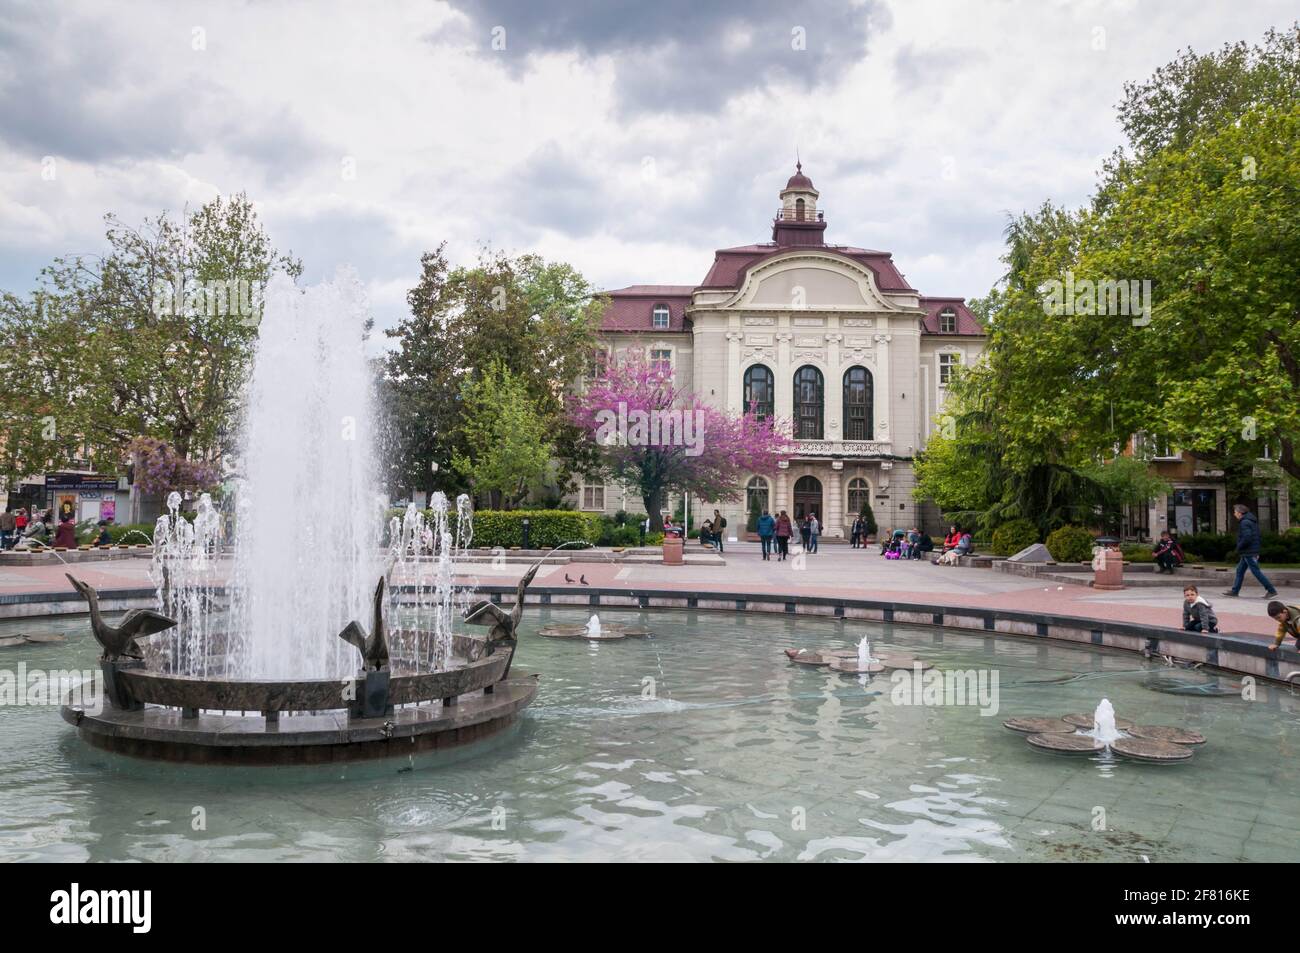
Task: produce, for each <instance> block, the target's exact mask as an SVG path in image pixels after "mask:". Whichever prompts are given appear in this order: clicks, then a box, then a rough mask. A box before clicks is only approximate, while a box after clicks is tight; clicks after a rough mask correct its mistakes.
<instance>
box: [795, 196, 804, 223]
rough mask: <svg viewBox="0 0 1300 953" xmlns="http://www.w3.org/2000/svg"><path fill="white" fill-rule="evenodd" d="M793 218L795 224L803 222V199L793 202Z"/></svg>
mask: <svg viewBox="0 0 1300 953" xmlns="http://www.w3.org/2000/svg"><path fill="white" fill-rule="evenodd" d="M794 218H795V221H796V222H802V221H803V199H795V200H794Z"/></svg>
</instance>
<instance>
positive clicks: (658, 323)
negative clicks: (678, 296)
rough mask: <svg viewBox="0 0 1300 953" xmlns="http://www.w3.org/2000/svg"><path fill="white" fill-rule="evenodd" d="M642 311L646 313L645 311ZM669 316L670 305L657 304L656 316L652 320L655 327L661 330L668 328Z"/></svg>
mask: <svg viewBox="0 0 1300 953" xmlns="http://www.w3.org/2000/svg"><path fill="white" fill-rule="evenodd" d="M642 313H643V314H644V312H642ZM668 316H669V312H668V305H666V304H657V305H655V310H654V318H653V321H652V323H653V325H654V327H655V328H656V329H657V330H660V331H666V330H668Z"/></svg>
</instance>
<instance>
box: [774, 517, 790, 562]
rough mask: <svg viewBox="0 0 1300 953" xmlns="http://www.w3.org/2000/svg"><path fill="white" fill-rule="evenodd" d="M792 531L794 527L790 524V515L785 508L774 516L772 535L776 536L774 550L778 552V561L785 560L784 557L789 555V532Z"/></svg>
mask: <svg viewBox="0 0 1300 953" xmlns="http://www.w3.org/2000/svg"><path fill="white" fill-rule="evenodd" d="M793 532H794V527H793V526H792V525H791V524H790V517H789V515H788V514H787V513H786V511H785V510H782V511H781V515H780V516H778V517H777V518H776V529H775V530H774V531H773V533H772V535H773V536H775V537H776V551H777V552H778V553H779V554H780V555H779V556H778V558H777V561H778V562H785V557H787V556H789V555H790V534H791V533H793Z"/></svg>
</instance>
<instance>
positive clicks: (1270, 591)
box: [1223, 503, 1277, 599]
mask: <svg viewBox="0 0 1300 953" xmlns="http://www.w3.org/2000/svg"><path fill="white" fill-rule="evenodd" d="M1232 514H1233V515H1234V516H1236V517H1237V519H1238V521H1239V522H1238V523H1237V578H1236V581H1235V582H1233V584H1232V588H1231V589H1226V590H1224V593H1223V594H1224V595H1225V596H1234V597H1235V596H1238V595H1240V594H1241V584H1242V583H1244V582H1245V581H1246V570H1247V569H1249V570H1250V572H1251V575H1253V576H1254V577H1255V578H1256V579H1258V580H1259V584H1260V585H1261V586H1263V587H1264V598H1265V599H1273V598H1275V597H1276V596H1277V590H1276V589H1274V588H1273V584H1272V583H1271V582H1269V581H1268V577H1267V576H1265V575H1264V574H1263V573H1262V572H1260V571H1259V548H1260V543H1261V542H1262V538H1261V536H1260V532H1259V520H1257V519H1255V514H1254V513H1252V512H1251V511H1250V510H1249V509H1248V508H1247V507H1245V506H1243V505H1242V504H1240V503H1238V504H1237V505H1236V506H1234V507H1233V508H1232Z"/></svg>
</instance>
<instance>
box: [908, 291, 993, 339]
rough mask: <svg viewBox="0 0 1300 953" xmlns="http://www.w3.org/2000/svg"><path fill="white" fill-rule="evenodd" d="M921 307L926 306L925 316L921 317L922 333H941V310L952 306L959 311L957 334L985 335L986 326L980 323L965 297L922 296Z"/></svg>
mask: <svg viewBox="0 0 1300 953" xmlns="http://www.w3.org/2000/svg"><path fill="white" fill-rule="evenodd" d="M921 307H923V308H925V317H924V318H922V319H921V333H922V334H940V333H942V332H940V330H939V312H940V311H942V310H943V309H944V308H952V309H954V310H955V311H956V312H957V330H956V331H955V332H951V333H955V334H969V335H979V336H983V334H984V326H983V325H981V324H980V323H979V320H978V319H977V318H976V317H975V315H973V314H971V310H970V308H968V307H966V299H965V298H922V299H921Z"/></svg>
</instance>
